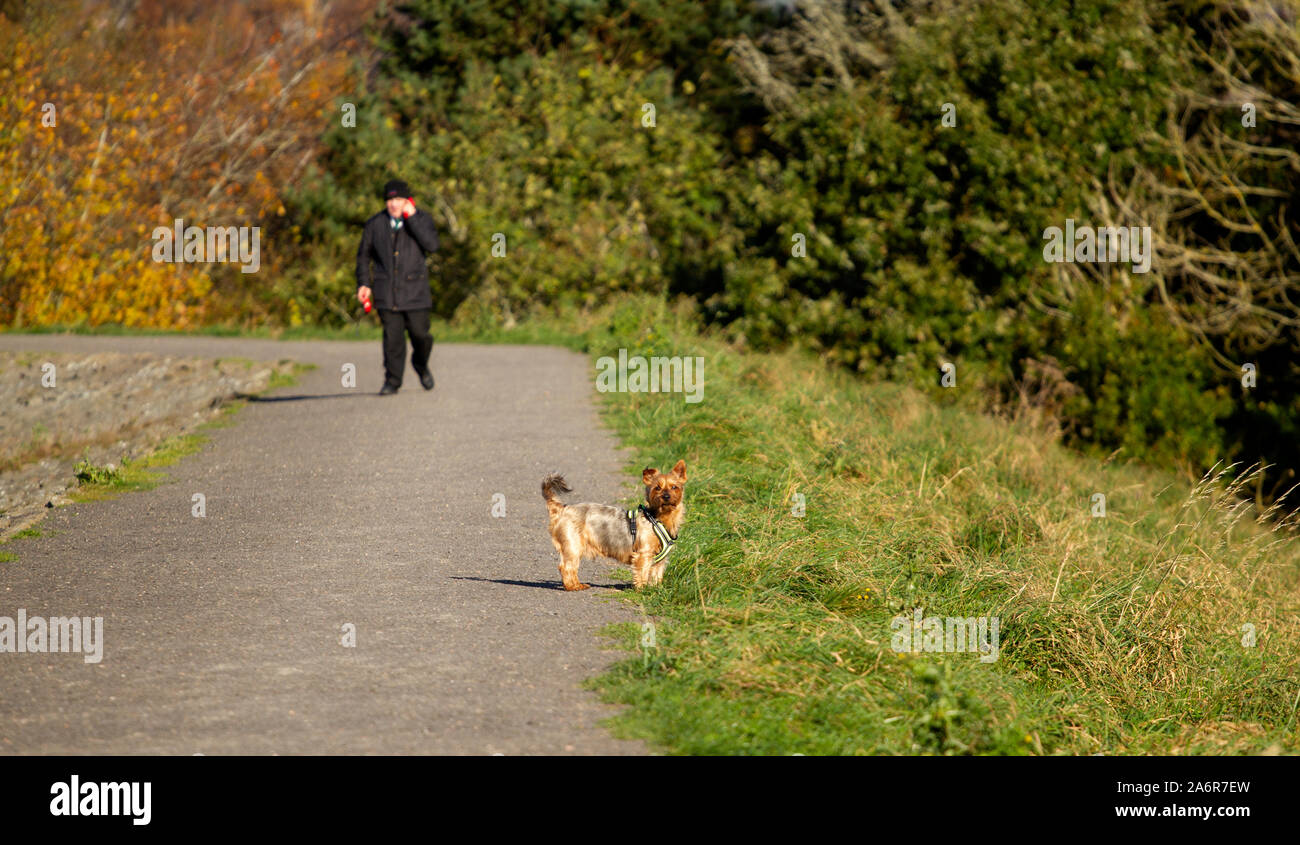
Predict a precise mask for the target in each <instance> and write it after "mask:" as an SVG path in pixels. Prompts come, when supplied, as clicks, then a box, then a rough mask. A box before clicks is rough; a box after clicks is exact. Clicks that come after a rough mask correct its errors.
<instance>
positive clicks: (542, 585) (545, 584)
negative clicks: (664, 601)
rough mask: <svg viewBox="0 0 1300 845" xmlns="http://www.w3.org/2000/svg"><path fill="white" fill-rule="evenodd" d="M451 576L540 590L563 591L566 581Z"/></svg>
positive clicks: (620, 585) (625, 585)
mask: <svg viewBox="0 0 1300 845" xmlns="http://www.w3.org/2000/svg"><path fill="white" fill-rule="evenodd" d="M451 577H452V579H453V580H456V581H487V582H489V583H491V584H508V585H510V586H511V587H533V588H534V589H538V590H559V591H561V592H563V591H564V583H563V582H562V581H520V580H518V579H517V578H480V577H478V576H476V575H453V576H451ZM587 583H588V584H590V585H591V586H592V587H593V588H595V587H600V588H602V589H606V590H630V589H632V585H631V584H628V583H626V582H621V583H620V582H616V583H613V584H596V583H594V582H591V581H588V582H587Z"/></svg>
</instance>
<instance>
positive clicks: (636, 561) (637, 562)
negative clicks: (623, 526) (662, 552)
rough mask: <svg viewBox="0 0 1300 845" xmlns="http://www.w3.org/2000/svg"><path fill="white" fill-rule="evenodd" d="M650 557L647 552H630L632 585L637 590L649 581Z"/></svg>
mask: <svg viewBox="0 0 1300 845" xmlns="http://www.w3.org/2000/svg"><path fill="white" fill-rule="evenodd" d="M652 557H653V555H651V554H650V553H649V552H632V586H633V587H634V588H635V589H638V590H639V589H641V588H642V587H644V586H645V585H646V584H648V583H650V570H651V568H652V567H651V566H650V560H651V559H652Z"/></svg>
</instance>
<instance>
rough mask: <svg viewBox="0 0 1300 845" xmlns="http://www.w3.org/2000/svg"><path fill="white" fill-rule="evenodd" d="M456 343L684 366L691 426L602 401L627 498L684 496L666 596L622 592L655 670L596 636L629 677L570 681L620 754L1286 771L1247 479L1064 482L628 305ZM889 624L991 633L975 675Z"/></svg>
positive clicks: (1075, 470) (619, 400)
mask: <svg viewBox="0 0 1300 845" xmlns="http://www.w3.org/2000/svg"><path fill="white" fill-rule="evenodd" d="M483 336H484V337H486V338H488V339H490V340H493V341H505V342H534V341H536V340H543V341H548V340H549V341H550V342H558V343H561V344H562V345H566V346H570V347H571V348H575V349H580V350H583V351H586V352H588V353H589V354H591V356H592V357H593V363H594V359H595V357H597V356H600V355H605V354H610V355H614V354H617V349H618V348H619V347H623V348H627V349H628V350H629V353H630V354H632V355H635V354H646V355H649V354H666V355H690V356H702V357H703V358H704V359H705V393H704V400H703V401H702V402H700V403H698V404H688V403H686V402H684V401H683V400H682V397H681V395H679V394H677V395H675V394H650V393H621V394H620V393H611V394H604V395H602V412H603V415H604V418H605V419H606V421H607V423H608V424H609V425H610V426H611V427H612V428H613V429H614V430H615V431H616V432H617V433H618V435H619V436H620V438H621V439H622V441H623V443H624V444H626V445H627V446H630V447H631V448H632V449H633V451H634V453H635V455H636V457H635V459H634V460H633V461H632V462H630V463H629V464H628V466H627V469H628V478H629V487H631V486H632V484H633V483H634V479H635V478H636V477H638V476H639V475H640V470H641V469H642V468H643V467H646V466H655V467H659V468H661V469H662V468H664V467H666V466H670V465H671V464H672V463H673V462H674V461H675V460H677V459H678V458H684V459H685V460H686V462H687V464H688V475H689V480H688V483H687V503H688V517H687V522H686V526H685V529H684V530H683V532H682V536H681V541H680V542H679V544H678V546H677V549H676V551H674V553H673V560H672V562H671V563H670V565H669V570H668V575H667V577H666V578H665V580H664V582H663V584H662V585H660V586H659V587H655V588H650V589H647V590H644V591H642V592H640V593H631V591H629V592H628V593H625V594H623V596H622V600H624V601H627V602H629V603H631V604H633V605H634V606H636V607H637V608H638V609H639V611H640V612H641V613H643V614H644V615H646V616H648V617H650V618H653V619H655V620H657V630H656V643H655V646H654V647H653V648H649V649H643V648H642V647H641V645H640V641H641V629H640V626H639V625H637V624H624V625H617V626H613V627H611V628H610V629H608V630H607V635H608V636H609V637H610V638H611V639H612V641H613V642H615V643H617V644H618V645H620V646H621V647H623V648H626V649H628V650H629V651H630V652H631V656H630V657H629V659H627V660H624V661H620V662H619V663H617V664H616V665H615V666H614V667H613V668H612V669H611V670H610V671H609V672H607V673H606V674H605V675H602V676H600V677H598V678H595V679H593V680H592V681H591V682H590V686H592V687H593V688H594V689H597V690H599V691H600V693H601V694H602V696H604V697H605V698H606V699H607V700H608V701H611V702H616V703H620V704H623V705H626V706H627V707H626V709H625V710H624V712H623V713H622V714H621V715H619V716H617V717H615V718H614V719H613V720H611V722H610V726H611V728H612V729H613V730H614V731H615V732H616V733H618V734H619V735H620V736H625V737H629V738H641V739H645V740H647V741H649V742H650V743H652V744H653V745H654V746H657V747H659V748H662V749H664V750H666V751H668V752H670V753H677V754H794V753H800V754H1093V753H1104V754H1223V753H1229V754H1231V753H1258V752H1262V751H1266V750H1283V751H1289V752H1294V751H1297V750H1300V731H1298V729H1297V719H1296V715H1297V709H1298V707H1297V705H1300V685H1298V684H1297V678H1300V619H1298V618H1297V614H1296V613H1295V608H1294V604H1295V601H1294V599H1293V598H1290V597H1291V596H1294V595H1295V593H1296V591H1297V589H1300V544H1298V543H1297V540H1296V537H1295V534H1294V532H1293V531H1292V529H1291V528H1289V527H1282V526H1279V523H1278V519H1277V517H1278V514H1276V513H1275V514H1272V515H1264V514H1259V513H1257V512H1255V511H1254V510H1253V509H1252V506H1251V505H1249V504H1248V503H1247V502H1246V500H1245V499H1244V498H1242V495H1241V494H1242V493H1243V491H1245V490H1247V489H1249V485H1250V483H1251V481H1252V478H1253V476H1252V474H1251V473H1249V472H1246V471H1243V470H1241V469H1240V468H1238V469H1236V470H1234V472H1232V473H1227V472H1221V473H1218V474H1217V475H1216V476H1214V477H1210V478H1207V479H1205V480H1203V481H1201V482H1199V483H1198V482H1197V481H1196V480H1195V479H1182V478H1178V477H1176V476H1174V475H1171V474H1168V473H1163V472H1159V471H1155V470H1152V469H1149V468H1146V467H1144V466H1142V465H1140V464H1136V463H1123V462H1120V461H1117V460H1112V461H1105V460H1097V459H1094V458H1090V457H1088V456H1084V455H1080V454H1078V453H1075V452H1072V451H1070V450H1067V449H1064V448H1062V447H1060V446H1059V445H1058V444H1057V442H1056V439H1055V437H1053V436H1052V434H1051V430H1050V427H1049V426H1047V425H1044V424H1043V423H1042V421H1038V420H1035V419H1034V418H1033V417H1032V416H1031V417H1028V418H1024V419H1020V420H1017V421H1013V420H1009V419H999V418H994V417H991V416H988V415H985V414H981V413H978V412H976V411H975V410H974V409H975V408H977V407H978V406H979V405H980V404H982V403H981V398H980V397H977V396H970V395H967V396H962V395H960V394H955V393H954V392H953V391H947V392H945V391H943V390H942V389H941V388H938V387H935V386H932V385H929V384H925V385H903V384H892V383H874V384H873V383H866V382H863V381H862V380H860V379H857V378H855V377H853V376H851V375H850V374H847V373H845V372H842V371H838V370H833V369H830V368H827V367H824V366H823V365H821V364H820V362H818V361H817V360H815V359H813V358H812V357H810V356H807V355H804V354H801V353H799V352H797V351H792V352H788V353H785V354H754V353H752V352H745V351H743V350H741V349H739V348H737V347H735V346H733V345H731V344H728V343H726V342H724V341H723V340H722V339H720V338H717V337H713V336H709V335H707V334H705V333H702V332H701V331H700V330H698V329H697V328H696V327H695V326H694V325H693V324H692V322H691V319H690V318H689V316H688V312H686V311H684V310H683V311H674V310H671V309H668V308H667V307H666V306H664V305H663V304H662V303H657V302H655V301H654V300H637V301H632V302H625V303H621V304H615V305H611V306H609V307H607V308H604V309H602V310H600V311H598V312H595V313H591V314H570V315H566V317H565V318H564V319H563V320H549V321H546V320H543V321H540V324H532V325H530V324H525V325H523V326H520V327H518V328H516V329H514V330H512V331H501V330H496V331H493V332H487V333H484V335H483ZM466 339H470V338H466ZM593 376H594V371H593ZM1095 492H1104V493H1105V494H1106V496H1107V499H1108V502H1107V511H1108V513H1107V516H1106V517H1105V518H1101V519H1094V518H1092V517H1091V516H1090V513H1089V507H1090V497H1091V496H1092V494H1093V493H1095ZM796 494H803V495H804V496H805V497H806V509H805V513H804V515H803V516H802V517H800V516H795V515H794V514H793V512H792V508H793V503H794V501H795V495H796ZM1292 527H1293V526H1292ZM917 608H921V609H923V615H925V616H941V617H950V616H952V617H977V616H989V617H997V618H998V619H999V621H1000V643H999V656H998V659H997V660H996V661H995V662H993V663H984V662H981V661H980V660H979V659H978V656H977V655H975V654H968V653H952V654H949V653H941V652H938V653H936V652H922V653H900V652H897V651H895V650H894V649H893V648H892V647H891V638H892V636H893V633H894V628H893V627H892V625H891V623H892V622H893V620H894V619H895V617H898V616H907V615H910V614H911V613H912V612H913V610H914V609H917ZM1247 625H1250V626H1254V627H1253V631H1254V632H1255V635H1256V640H1255V644H1254V645H1253V646H1250V645H1246V644H1244V638H1245V637H1246V634H1245V629H1243V626H1247Z"/></svg>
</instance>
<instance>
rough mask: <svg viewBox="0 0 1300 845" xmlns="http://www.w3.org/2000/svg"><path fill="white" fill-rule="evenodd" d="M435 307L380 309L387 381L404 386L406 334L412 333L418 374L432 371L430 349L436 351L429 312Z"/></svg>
mask: <svg viewBox="0 0 1300 845" xmlns="http://www.w3.org/2000/svg"><path fill="white" fill-rule="evenodd" d="M432 313H433V309H432V308H417V309H416V310H414V311H393V310H390V309H388V308H380V309H379V321H380V322H381V323H383V324H384V381H385V382H387V383H388V384H391V385H392V386H393V387H401V386H402V374H403V373H404V372H406V335H408V334H409V335H410V336H411V366H412V367H414V368H415V372H416V374H417V375H423V374H425V373H427V372H428V371H429V353H430V352H432V351H433V335H431V334H429V316H430V314H432Z"/></svg>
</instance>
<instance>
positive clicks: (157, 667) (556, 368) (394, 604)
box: [0, 334, 647, 754]
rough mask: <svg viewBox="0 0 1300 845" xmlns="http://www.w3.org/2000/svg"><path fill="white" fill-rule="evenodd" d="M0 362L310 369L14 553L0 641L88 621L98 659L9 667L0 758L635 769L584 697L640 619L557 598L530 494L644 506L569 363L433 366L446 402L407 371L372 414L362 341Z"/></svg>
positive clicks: (609, 595) (153, 346) (542, 518)
mask: <svg viewBox="0 0 1300 845" xmlns="http://www.w3.org/2000/svg"><path fill="white" fill-rule="evenodd" d="M0 349H21V350H54V351H65V352H77V351H91V350H108V351H122V352H157V353H159V354H175V355H197V356H204V357H221V356H243V357H247V358H253V359H256V360H278V359H280V358H292V359H295V360H298V361H303V362H311V363H314V364H316V365H317V367H318V369H316V370H314V371H311V372H309V373H305V374H304V375H303V376H302V377H301V379H300V382H299V384H298V385H296V386H294V387H291V388H282V389H279V390H276V391H274V392H272V393H270V394H268V395H267V397H265V400H264V401H256V402H252V403H250V404H249V405H248V406H247V407H245V408H244V409H243V410H241V411H239V413H238V414H237V415H236V417H235V424H234V425H233V426H231V427H229V428H223V429H217V430H215V431H213V432H211V442H210V443H208V444H207V445H206V446H205V447H204V448H203V450H202V452H201V453H199V454H197V455H194V456H191V457H189V458H185V459H184V460H182V461H181V462H180V463H178V464H177V465H175V466H173V467H171V468H170V469H169V473H170V475H171V478H172V481H170V482H169V483H166V484H163V485H161V486H159V487H158V488H156V489H154V490H150V491H147V492H140V493H130V494H126V495H122V496H119V497H117V498H115V499H112V500H108V501H103V502H95V503H89V504H77V505H70V506H67V507H64V508H59V509H56V510H54V511H52V512H51V514H50V515H49V516H48V517H47V518H46V519H45V521H44V522H43V523H42V524H41V526H42V529H43V530H44V531H45V532H46V535H45V536H43V537H40V538H36V539H26V540H17V541H14V542H13V543H12V544H11V545H10V546H8V547H7V548H8V549H10V550H12V551H14V552H15V553H17V554H18V555H19V556H20V559H19V560H17V561H14V562H9V563H0V616H9V617H16V616H17V613H18V611H19V609H24V610H25V611H26V612H27V614H28V616H45V617H49V616H73V615H76V616H91V617H94V616H102V617H103V619H104V623H103V624H104V653H103V660H102V662H100V663H98V664H87V663H85V662H84V660H83V657H82V656H81V655H78V654H9V653H0V753H23V754H83V753H85V754H100V753H103V754H194V753H198V752H201V753H204V754H492V753H497V752H500V753H504V754H566V753H572V754H643V753H646V752H647V749H646V747H645V746H644V745H643V744H641V743H639V742H628V741H620V740H615V739H613V738H611V737H610V736H609V734H608V732H607V731H605V730H604V729H603V728H601V727H600V726H599V725H598V721H599V720H600V719H601V718H604V717H606V716H609V715H611V714H612V713H613V712H616V711H615V710H614V709H613V708H611V707H609V706H607V705H604V704H602V703H601V702H600V701H599V700H598V699H597V697H596V696H595V694H594V693H591V692H587V691H585V690H582V689H581V688H580V686H579V685H580V683H581V681H582V679H583V678H586V677H589V676H591V675H593V674H596V673H598V672H599V671H601V670H602V669H603V668H604V667H605V666H607V665H608V664H609V663H611V662H613V661H614V660H616V659H619V657H620V656H621V655H620V653H618V652H612V651H607V650H605V649H607V648H608V647H609V646H608V645H607V642H606V641H605V640H603V639H602V638H600V637H598V636H597V635H596V634H595V632H596V630H597V629H599V628H600V627H601V626H602V625H604V624H606V623H608V622H613V621H639V617H638V616H637V615H636V614H635V613H634V612H633V611H632V610H630V609H629V608H626V607H623V606H622V605H621V603H620V602H617V601H616V600H614V599H613V597H614V596H615V595H617V593H616V592H615V590H616V589H617V588H618V587H621V586H622V585H621V584H619V583H618V582H615V581H613V580H611V579H610V578H609V577H608V572H609V570H610V566H609V565H608V564H607V563H600V564H596V565H592V564H584V567H583V578H584V580H586V581H589V582H590V583H593V584H594V585H596V586H605V587H608V588H609V589H604V590H591V591H587V592H584V593H581V594H570V593H565V592H564V591H563V590H561V589H560V588H559V573H558V572H557V571H556V568H555V567H556V564H557V561H556V560H555V559H554V557H555V553H554V549H553V548H552V546H551V541H550V538H549V537H548V535H547V533H546V508H545V506H544V505H543V502H542V498H541V495H540V493H539V490H538V487H539V484H540V481H541V478H542V476H543V475H544V474H545V473H546V472H548V471H551V470H561V471H563V472H564V473H565V475H566V477H567V478H568V479H569V482H570V484H571V485H572V486H573V488H574V489H575V491H576V494H575V496H576V497H577V499H578V500H592V501H609V502H617V501H623V500H626V499H628V498H629V497H630V496H632V495H634V492H635V491H634V483H635V479H632V478H630V477H626V475H627V474H626V473H625V472H624V471H623V469H622V455H621V453H620V452H619V451H618V449H617V444H616V443H615V441H614V439H613V437H612V436H611V435H610V434H609V433H608V432H607V431H605V430H604V429H602V428H601V427H600V425H599V421H598V418H597V416H596V413H595V410H594V405H593V401H592V387H591V380H590V377H589V374H588V370H587V363H586V361H585V360H584V359H583V358H582V357H581V356H578V355H576V354H573V353H571V352H568V351H565V350H561V349H555V348H541V347H511V346H461V345H447V346H443V345H438V346H435V348H434V354H433V371H434V375H435V376H436V377H437V380H438V386H437V389H436V390H434V391H433V392H432V393H426V392H425V391H424V390H422V389H421V388H420V386H419V381H418V379H417V378H416V376H415V375H414V373H413V372H411V371H410V369H409V364H408V370H407V375H406V384H405V386H404V387H403V389H402V391H401V392H400V393H399V394H398V395H396V396H392V397H382V398H381V397H379V396H376V395H375V393H376V392H377V391H378V389H379V387H380V385H381V382H382V370H381V366H380V357H381V352H380V345H379V342H378V341H366V342H345V341H304V342H294V341H285V342H279V341H263V340H244V339H225V338H206V337H195V338H176V337H156V338H155V337H129V338H120V337H95V336H57V335H5V334H0ZM345 363H353V364H355V365H356V368H357V387H356V388H355V389H352V390H348V389H344V388H343V387H342V386H341V367H342V366H343V364H345ZM194 493H202V494H203V495H204V496H205V498H206V509H207V516H206V517H205V518H196V517H195V516H193V515H192V514H191V508H192V501H191V497H192V496H193V494H194ZM494 494H502V495H504V497H505V508H506V514H505V516H504V517H503V518H494V517H493V516H492V515H491V512H492V506H493V496H494ZM347 623H350V624H352V625H355V626H356V647H355V648H347V647H344V646H343V645H341V643H340V641H341V639H342V637H343V635H344V634H343V626H344V625H345V624H347Z"/></svg>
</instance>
